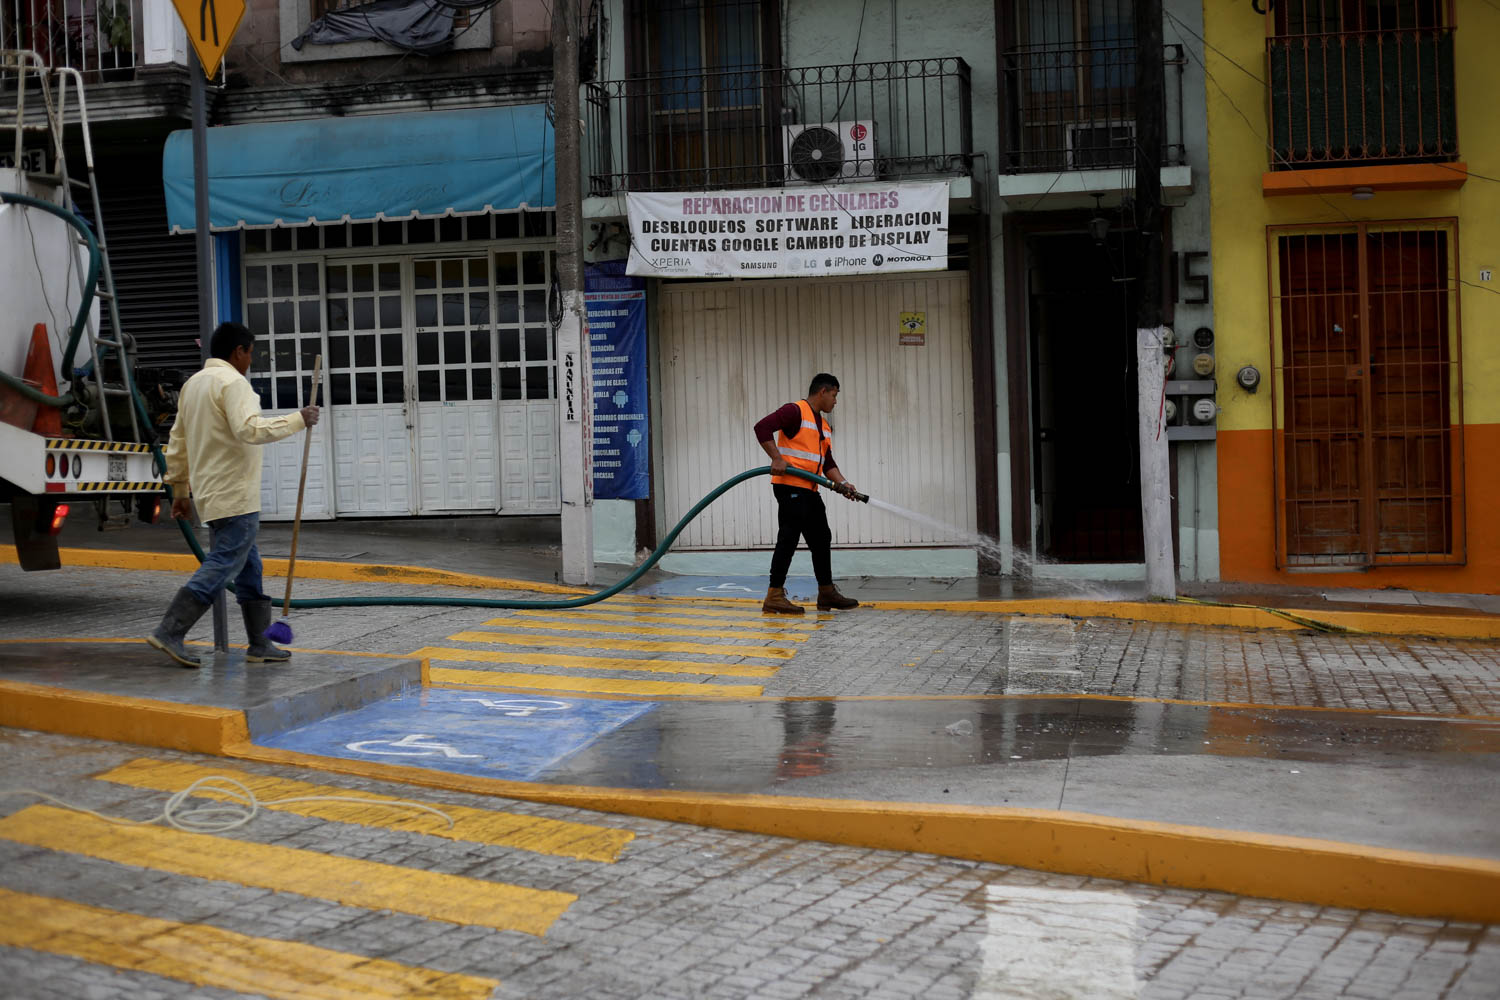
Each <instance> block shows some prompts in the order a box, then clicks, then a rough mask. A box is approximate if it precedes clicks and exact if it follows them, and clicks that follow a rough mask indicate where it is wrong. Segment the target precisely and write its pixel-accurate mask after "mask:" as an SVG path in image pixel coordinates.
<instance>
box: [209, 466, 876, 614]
mask: <svg viewBox="0 0 1500 1000" xmlns="http://www.w3.org/2000/svg"><path fill="white" fill-rule="evenodd" d="M770 474H771V467H770V466H769V465H762V466H761V467H760V468H758V469H751V470H749V471H748V472H741V473H740V474H739V475H737V476H734V477H731V478H729V479H726V480H724V482H722V483H720V484H719V485H718V487H717V488H716V489H714V491H713V492H712V493H710V494H709V495H708V496H706V497H704V498H703V499H702V500H699V501H698V503H697V504H696V505H694V507H693V509H692V510H690V511H688V512H687V513H686V514H684V515H683V516H682V520H680V521H678V522H677V525H676V527H674V528H673V529H672V530H671V531H669V532H667V537H666V538H664V539H662V542H661V544H660V545H658V546H657V547H656V550H655V551H654V552H652V553H651V555H650V556H648V557H647V558H646V561H645V562H643V563H641V564H640V565H639V566H637V567H636V568H635V569H633V570H631V571H630V574H629V575H628V576H626V577H625V579H623V580H621V581H620V582H619V583H617V584H615V585H614V586H613V587H606V588H605V589H603V590H600V591H598V592H596V593H593V594H584V595H583V596H581V597H574V598H570V599H568V600H565V601H564V600H555V601H518V600H510V601H502V600H495V599H493V598H483V597H306V598H297V599H295V600H293V601H292V607H294V608H371V607H384V606H387V605H412V604H416V605H426V606H438V607H454V608H537V609H540V610H543V611H561V610H563V609H565V608H581V607H584V606H585V605H589V604H596V603H598V602H599V601H602V600H604V599H605V598H608V597H613V596H615V595H616V594H618V593H619V592H620V591H622V590H624V589H625V588H626V587H629V586H630V585H631V584H633V583H635V582H636V581H637V580H639V579H640V578H641V577H642V576H644V575H645V574H646V572H647V571H648V570H650V569H651V567H652V566H655V565H656V564H657V563H658V562H660V561H661V557H662V556H664V555H666V554H667V550H668V549H670V548H671V547H672V543H673V542H675V541H677V536H678V535H680V534H682V530H683V529H684V528H686V527H687V526H688V523H689V522H690V521H692V519H693V518H695V517H697V516H698V515H699V514H701V513H703V509H704V508H705V507H707V506H708V505H709V504H711V503H713V502H714V501H715V500H717V499H718V498H719V497H721V496H723V495H724V494H725V493H727V492H728V491H729V490H730V489H732V488H733V487H735V486H738V485H739V484H740V483H743V482H744V481H745V480H747V479H754V478H755V477H756V476H769V475H770ZM786 474H787V475H789V476H797V477H798V478H800V479H806V480H807V481H808V482H812V483H817V484H818V485H819V486H827V487H828V488H829V489H835V490H836V489H838V487H837V486H836V485H835V484H834V483H833V482H832V481H831V480H828V479H825V478H823V477H822V476H820V475H818V474H817V473H815V472H803V471H802V470H801V469H794V468H791V467H788V468H787V470H786ZM863 496H864V495H863V494H859V493H856V494H855V498H856V499H858V498H860V497H863ZM865 499H868V498H867V497H866V498H865ZM188 537H190V538H191V537H192V536H191V534H189V535H188ZM193 545H194V548H195V549H196V550H197V552H198V553H199V558H200V559H201V558H202V549H201V548H198V546H197V539H193Z"/></svg>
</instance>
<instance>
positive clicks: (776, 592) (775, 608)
mask: <svg viewBox="0 0 1500 1000" xmlns="http://www.w3.org/2000/svg"><path fill="white" fill-rule="evenodd" d="M760 610H761V611H763V612H765V613H766V614H768V615H805V614H807V609H806V608H804V607H803V606H802V605H800V604H793V603H792V602H791V601H789V600H787V599H786V588H785V587H771V588H770V589H768V590H767V591H766V601H765V603H764V604H762V605H761V606H760Z"/></svg>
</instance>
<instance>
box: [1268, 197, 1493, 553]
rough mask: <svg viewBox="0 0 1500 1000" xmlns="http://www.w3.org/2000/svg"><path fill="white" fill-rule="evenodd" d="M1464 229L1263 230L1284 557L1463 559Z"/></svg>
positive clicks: (1421, 225) (1424, 224) (1430, 224)
mask: <svg viewBox="0 0 1500 1000" xmlns="http://www.w3.org/2000/svg"><path fill="white" fill-rule="evenodd" d="M1457 235H1458V230H1457V224H1456V222H1454V221H1452V220H1419V221H1414V222H1378V223H1374V222H1372V223H1360V224H1354V225H1348V226H1337V227H1331V228H1317V229H1313V228H1305V227H1304V228H1284V227H1273V228H1272V229H1271V230H1270V236H1269V238H1270V247H1269V249H1270V254H1271V262H1272V267H1271V289H1270V296H1271V324H1272V336H1271V351H1272V364H1273V369H1274V378H1273V380H1272V384H1273V387H1274V392H1275V397H1274V400H1273V402H1274V406H1273V428H1274V440H1275V449H1276V475H1277V481H1276V504H1277V508H1276V510H1277V513H1276V521H1277V523H1276V538H1277V557H1278V564H1279V565H1282V566H1289V567H1297V566H1323V565H1327V566H1375V565H1381V564H1407V565H1412V564H1423V563H1439V564H1449V563H1461V562H1463V561H1464V557H1465V552H1464V507H1463V481H1464V468H1463V434H1462V430H1463V401H1462V395H1461V394H1462V385H1463V380H1462V377H1461V372H1460V368H1459V357H1460V351H1459V346H1460V342H1459V316H1458V278H1457Z"/></svg>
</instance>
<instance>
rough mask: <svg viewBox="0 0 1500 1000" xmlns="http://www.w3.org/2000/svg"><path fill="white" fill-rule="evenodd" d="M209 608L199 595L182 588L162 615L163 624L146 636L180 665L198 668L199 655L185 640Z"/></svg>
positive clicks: (149, 641)
mask: <svg viewBox="0 0 1500 1000" xmlns="http://www.w3.org/2000/svg"><path fill="white" fill-rule="evenodd" d="M207 610H208V605H207V604H204V603H203V602H202V601H200V600H198V598H197V596H196V595H194V594H193V592H192V591H190V590H188V589H187V588H186V587H184V588H182V589H181V590H179V591H178V592H177V593H176V595H175V596H174V597H173V598H172V603H171V604H170V605H168V606H167V613H166V614H165V615H163V616H162V620H161V624H160V625H158V626H156V631H155V632H152V633H151V634H150V635H148V636H147V637H146V641H147V642H148V643H150V644H151V645H153V646H155V647H156V648H157V649H159V650H161V651H162V652H163V653H166V654H167V655H168V656H170V657H171V658H172V659H173V660H175V661H177V663H178V664H179V665H181V666H184V667H191V668H193V669H194V670H196V669H197V668H198V657H197V656H196V655H194V654H193V653H191V652H189V650H188V648H187V646H186V645H184V644H183V640H184V639H186V638H187V631H188V629H190V628H192V627H193V626H194V625H195V624H196V623H197V621H198V619H199V618H202V617H203V613H204V612H205V611H207Z"/></svg>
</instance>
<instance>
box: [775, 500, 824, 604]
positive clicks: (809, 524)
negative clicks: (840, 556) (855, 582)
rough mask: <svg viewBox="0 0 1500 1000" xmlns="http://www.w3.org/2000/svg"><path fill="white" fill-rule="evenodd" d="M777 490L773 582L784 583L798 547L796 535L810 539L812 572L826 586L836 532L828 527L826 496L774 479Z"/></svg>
mask: <svg viewBox="0 0 1500 1000" xmlns="http://www.w3.org/2000/svg"><path fill="white" fill-rule="evenodd" d="M771 490H772V492H773V493H775V494H776V523H777V525H778V526H779V530H778V531H777V533H776V552H775V554H773V555H772V556H771V586H773V587H785V586H786V572H787V570H788V569H790V568H791V566H792V556H793V555H794V554H795V553H796V551H797V539H799V538H805V539H807V551H808V552H809V553H810V554H811V555H812V564H813V575H814V576H816V577H817V578H818V585H819V586H823V587H826V586H828V585H829V584H831V583H833V559H832V556H831V554H830V551H829V550H830V548H831V546H832V545H833V532H832V531H831V530H829V527H828V511H827V510H825V509H824V507H823V498H822V496H820V495H819V494H818V493H817V492H815V491H813V490H809V489H805V488H803V487H801V486H786V485H784V484H782V483H772V484H771Z"/></svg>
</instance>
